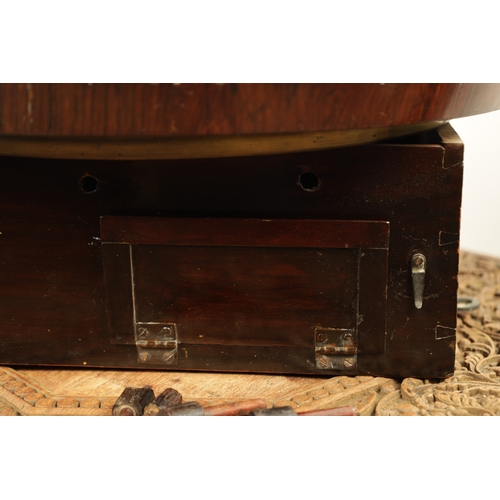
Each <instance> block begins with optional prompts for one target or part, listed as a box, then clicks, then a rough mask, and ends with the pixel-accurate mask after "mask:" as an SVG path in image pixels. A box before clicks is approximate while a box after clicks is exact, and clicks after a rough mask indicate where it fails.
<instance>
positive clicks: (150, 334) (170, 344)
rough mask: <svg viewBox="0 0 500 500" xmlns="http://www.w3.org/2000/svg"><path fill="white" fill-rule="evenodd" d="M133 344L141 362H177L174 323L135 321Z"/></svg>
mask: <svg viewBox="0 0 500 500" xmlns="http://www.w3.org/2000/svg"><path fill="white" fill-rule="evenodd" d="M135 338H136V341H135V345H136V346H137V358H138V362H139V363H141V364H150V365H174V364H177V326H176V324H175V323H136V325H135Z"/></svg>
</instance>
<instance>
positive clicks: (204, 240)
mask: <svg viewBox="0 0 500 500" xmlns="http://www.w3.org/2000/svg"><path fill="white" fill-rule="evenodd" d="M101 238H102V241H105V242H120V243H128V244H130V245H183V246H187V245H189V246H190V245H200V246H251V247H261V246H266V247H301V248H388V245H389V223H388V222H387V221H338V220H314V219H302V220H270V219H267V220H257V219H246V220H245V219H228V218H219V219H200V218H186V217H177V218H170V217H169V218H166V217H102V218H101Z"/></svg>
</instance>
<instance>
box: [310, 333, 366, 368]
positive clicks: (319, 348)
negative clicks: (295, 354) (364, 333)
mask: <svg viewBox="0 0 500 500" xmlns="http://www.w3.org/2000/svg"><path fill="white" fill-rule="evenodd" d="M314 353H315V358H316V367H317V368H319V369H321V370H344V371H349V370H356V368H357V365H358V348H357V345H356V332H355V331H354V330H349V329H343V328H324V327H321V326H316V327H315V328H314Z"/></svg>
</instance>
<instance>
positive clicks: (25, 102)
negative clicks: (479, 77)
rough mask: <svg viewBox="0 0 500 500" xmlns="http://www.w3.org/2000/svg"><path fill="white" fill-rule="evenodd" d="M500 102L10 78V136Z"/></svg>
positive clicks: (241, 125)
mask: <svg viewBox="0 0 500 500" xmlns="http://www.w3.org/2000/svg"><path fill="white" fill-rule="evenodd" d="M499 108H500V84H492V83H489V84H476V83H474V84H471V83H467V84H457V83H419V84H406V83H403V84H392V83H387V84H378V83H363V84H311V83H302V84H243V83H238V84H224V85H220V84H182V85H173V84H159V85H149V84H49V83H41V84H24V83H23V84H1V85H0V135H17V136H50V137H120V136H121V137H180V136H204V135H231V134H276V133H290V132H311V131H314V132H316V131H330V130H346V129H363V128H372V127H394V126H401V125H408V124H414V123H420V122H431V121H436V120H450V119H452V118H457V117H462V116H469V115H474V114H478V113H484V112H487V111H491V110H495V109H499Z"/></svg>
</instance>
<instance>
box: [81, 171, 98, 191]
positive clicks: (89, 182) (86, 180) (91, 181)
mask: <svg viewBox="0 0 500 500" xmlns="http://www.w3.org/2000/svg"><path fill="white" fill-rule="evenodd" d="M98 185H99V181H98V180H97V179H96V178H95V177H94V176H93V175H84V176H83V177H82V178H81V179H80V188H81V189H82V191H83V192H84V193H87V194H90V193H95V192H96V191H97V186H98Z"/></svg>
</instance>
